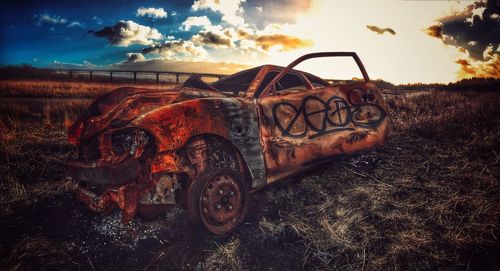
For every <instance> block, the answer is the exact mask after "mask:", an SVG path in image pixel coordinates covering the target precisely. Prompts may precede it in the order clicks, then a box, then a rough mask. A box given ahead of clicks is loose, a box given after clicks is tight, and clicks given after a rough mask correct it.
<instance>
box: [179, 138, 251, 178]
mask: <svg viewBox="0 0 500 271" xmlns="http://www.w3.org/2000/svg"><path fill="white" fill-rule="evenodd" d="M182 152H183V154H184V157H185V158H186V159H185V160H186V162H188V163H189V164H191V165H192V166H193V167H194V169H195V171H196V172H195V175H199V174H201V172H203V171H204V169H205V168H208V167H214V168H216V167H226V168H232V169H234V170H237V171H238V172H241V173H242V174H243V177H244V179H245V181H246V182H247V184H248V185H249V187H251V185H252V174H251V172H250V169H249V168H248V165H247V163H246V161H245V159H244V157H243V156H242V155H241V153H240V151H239V150H238V148H237V147H236V146H235V145H234V144H233V143H232V142H231V141H229V140H227V139H226V138H224V137H222V136H219V135H213V134H203V135H197V136H194V137H192V138H190V139H189V140H188V142H187V143H186V144H185V146H184V147H183V151H182Z"/></svg>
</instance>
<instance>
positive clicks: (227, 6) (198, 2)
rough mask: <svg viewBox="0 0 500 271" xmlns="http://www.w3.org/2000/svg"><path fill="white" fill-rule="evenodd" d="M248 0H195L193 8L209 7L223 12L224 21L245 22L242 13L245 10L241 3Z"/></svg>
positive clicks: (236, 23) (239, 23)
mask: <svg viewBox="0 0 500 271" xmlns="http://www.w3.org/2000/svg"><path fill="white" fill-rule="evenodd" d="M244 2H246V0H195V1H194V3H193V5H192V6H191V8H192V9H193V10H194V11H198V10H202V9H209V10H212V11H218V12H220V13H222V21H224V22H227V23H229V24H232V25H243V24H244V23H245V21H244V19H243V17H242V16H241V14H242V13H243V12H244V9H243V7H241V4H242V3H244Z"/></svg>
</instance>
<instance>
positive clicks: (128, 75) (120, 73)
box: [43, 69, 227, 84]
mask: <svg viewBox="0 0 500 271" xmlns="http://www.w3.org/2000/svg"><path fill="white" fill-rule="evenodd" d="M43 70H47V71H51V73H53V74H55V75H67V76H68V78H69V79H73V78H75V77H77V76H78V77H79V78H81V77H82V76H84V77H87V78H88V80H89V81H90V82H92V81H94V80H95V79H96V77H99V79H100V80H101V81H102V78H103V77H108V80H109V82H113V78H115V79H117V78H120V79H132V80H133V82H134V83H137V81H138V79H151V77H150V76H154V80H155V81H156V83H159V82H160V75H168V76H175V83H176V84H179V83H180V77H181V76H185V77H189V76H191V75H198V76H200V77H201V78H207V77H208V78H214V79H220V78H222V77H224V76H227V74H216V73H192V72H174V71H133V70H87V69H43ZM138 75H139V76H138ZM141 75H147V76H148V77H149V78H144V76H142V78H141Z"/></svg>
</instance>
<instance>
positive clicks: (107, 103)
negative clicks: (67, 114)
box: [68, 86, 226, 144]
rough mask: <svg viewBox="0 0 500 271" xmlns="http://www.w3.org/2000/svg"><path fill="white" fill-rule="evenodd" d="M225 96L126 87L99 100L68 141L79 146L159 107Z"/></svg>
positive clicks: (73, 128) (179, 89)
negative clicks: (86, 140) (84, 141)
mask: <svg viewBox="0 0 500 271" xmlns="http://www.w3.org/2000/svg"><path fill="white" fill-rule="evenodd" d="M206 97H226V95H224V94H222V93H220V92H217V91H213V90H206V89H194V88H186V87H184V86H181V87H176V88H172V89H164V90H161V89H147V88H134V87H124V88H119V89H116V90H113V91H111V92H109V93H107V94H105V95H102V96H100V97H99V98H97V99H96V100H95V101H94V102H93V103H92V104H91V105H90V106H89V107H88V108H87V110H86V111H85V112H84V113H83V114H81V115H80V117H79V118H78V119H77V120H76V121H75V123H74V124H73V125H72V126H71V127H70V128H69V130H68V140H69V141H70V142H71V143H74V144H77V143H79V142H81V141H83V140H85V139H87V138H91V137H93V136H95V135H98V134H100V133H101V132H103V131H107V130H108V129H113V128H120V127H124V126H126V125H127V124H129V123H130V122H131V121H133V120H134V119H136V118H137V117H140V116H142V115H144V114H146V113H148V112H150V111H152V110H155V109H157V108H159V107H164V106H169V105H171V104H174V103H179V102H183V101H187V100H192V99H199V98H206Z"/></svg>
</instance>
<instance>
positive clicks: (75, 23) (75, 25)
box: [68, 21, 85, 28]
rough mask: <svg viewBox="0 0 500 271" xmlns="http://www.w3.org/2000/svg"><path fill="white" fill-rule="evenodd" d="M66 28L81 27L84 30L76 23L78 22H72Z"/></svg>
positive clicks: (80, 24)
mask: <svg viewBox="0 0 500 271" xmlns="http://www.w3.org/2000/svg"><path fill="white" fill-rule="evenodd" d="M68 27H81V28H85V25H84V24H82V23H80V22H78V21H73V22H71V23H70V24H68Z"/></svg>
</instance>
